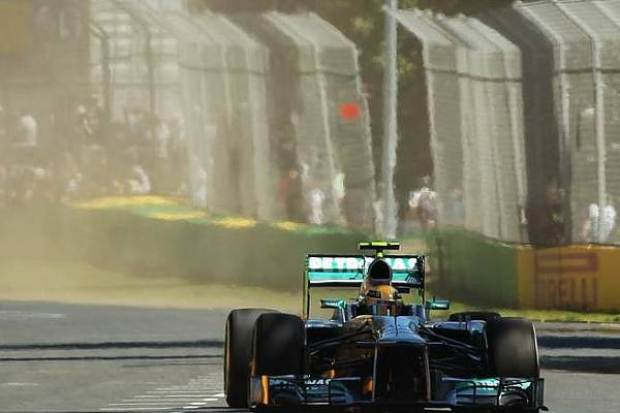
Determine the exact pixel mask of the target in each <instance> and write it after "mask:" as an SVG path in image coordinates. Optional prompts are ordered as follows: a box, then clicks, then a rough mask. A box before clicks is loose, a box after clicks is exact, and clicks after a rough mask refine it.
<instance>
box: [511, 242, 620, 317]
mask: <svg viewBox="0 0 620 413" xmlns="http://www.w3.org/2000/svg"><path fill="white" fill-rule="evenodd" d="M517 266H518V271H517V273H518V289H519V294H518V303H519V306H520V307H522V308H539V309H551V308H557V309H569V310H579V311H588V310H599V311H620V248H618V247H604V246H593V245H575V246H568V247H557V248H545V249H532V248H521V249H519V251H518V253H517Z"/></svg>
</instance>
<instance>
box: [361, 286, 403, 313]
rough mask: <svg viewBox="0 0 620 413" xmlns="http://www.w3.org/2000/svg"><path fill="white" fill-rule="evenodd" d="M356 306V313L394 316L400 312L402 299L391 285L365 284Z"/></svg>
mask: <svg viewBox="0 0 620 413" xmlns="http://www.w3.org/2000/svg"><path fill="white" fill-rule="evenodd" d="M358 308H359V310H358V314H369V315H385V316H396V315H399V314H401V313H402V310H403V300H402V298H401V297H400V294H399V293H398V290H396V288H394V287H392V286H391V285H377V286H366V288H363V289H362V292H361V295H360V302H359V306H358Z"/></svg>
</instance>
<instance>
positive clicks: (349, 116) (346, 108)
mask: <svg viewBox="0 0 620 413" xmlns="http://www.w3.org/2000/svg"><path fill="white" fill-rule="evenodd" d="M361 114H362V110H361V109H360V106H359V105H358V104H357V103H356V102H347V103H343V104H341V105H340V118H341V119H342V120H356V119H357V118H359V117H360V115H361Z"/></svg>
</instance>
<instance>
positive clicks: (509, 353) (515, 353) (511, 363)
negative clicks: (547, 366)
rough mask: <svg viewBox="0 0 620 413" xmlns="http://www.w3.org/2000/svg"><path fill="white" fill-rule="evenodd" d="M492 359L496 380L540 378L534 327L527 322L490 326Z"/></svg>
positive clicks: (515, 320) (492, 322) (494, 322)
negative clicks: (504, 378)
mask: <svg viewBox="0 0 620 413" xmlns="http://www.w3.org/2000/svg"><path fill="white" fill-rule="evenodd" d="M486 331H487V344H488V358H489V367H490V370H491V374H492V375H493V376H496V377H514V378H538V377H540V364H539V360H538V344H537V342H536V330H535V328H534V324H533V323H532V322H531V321H529V320H526V319H523V318H493V319H491V320H489V321H488V322H487V327H486Z"/></svg>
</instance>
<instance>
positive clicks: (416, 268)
mask: <svg viewBox="0 0 620 413" xmlns="http://www.w3.org/2000/svg"><path fill="white" fill-rule="evenodd" d="M375 258H376V257H374V256H366V255H325V254H310V255H307V256H306V265H305V276H304V281H305V287H306V288H307V289H310V288H312V287H360V286H361V285H362V283H363V282H364V278H365V276H366V271H367V270H368V266H369V265H370V263H371V262H372V261H373V260H374V259H375ZM382 259H383V260H385V262H387V263H388V265H389V266H390V267H391V268H392V285H393V286H394V287H396V288H398V287H403V288H420V289H424V256H420V255H388V254H386V255H384V256H383V257H382Z"/></svg>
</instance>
